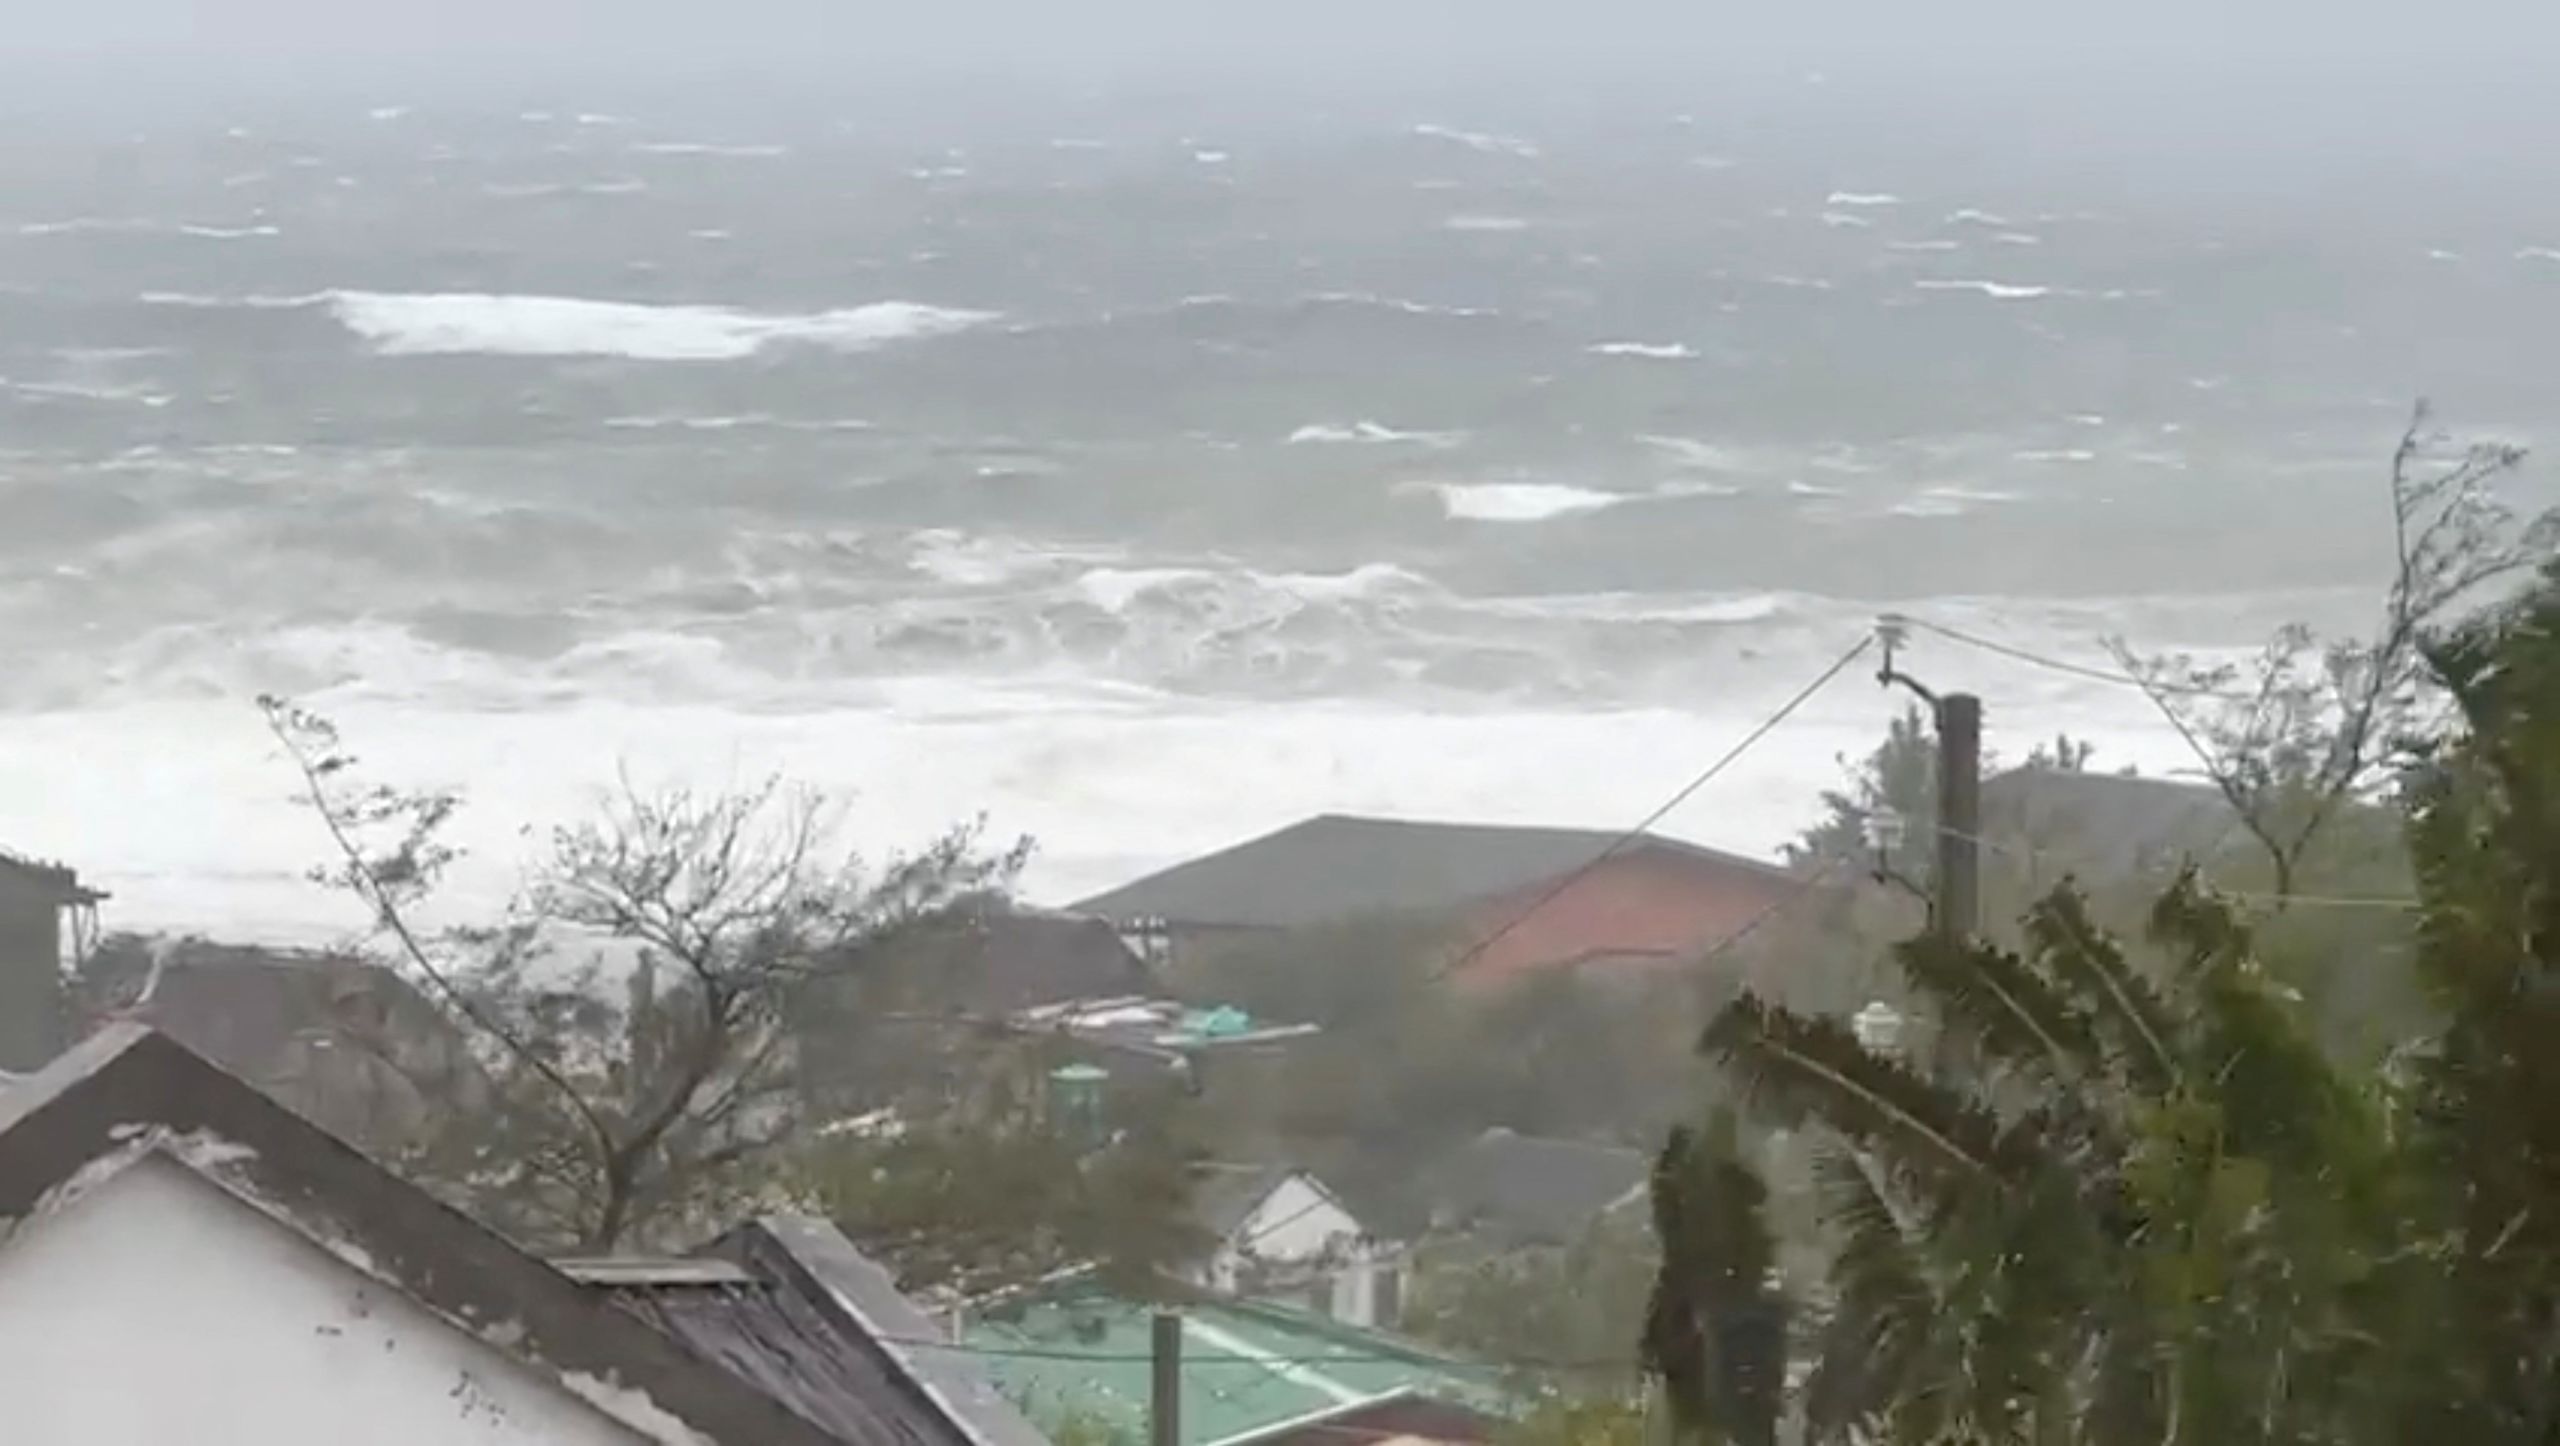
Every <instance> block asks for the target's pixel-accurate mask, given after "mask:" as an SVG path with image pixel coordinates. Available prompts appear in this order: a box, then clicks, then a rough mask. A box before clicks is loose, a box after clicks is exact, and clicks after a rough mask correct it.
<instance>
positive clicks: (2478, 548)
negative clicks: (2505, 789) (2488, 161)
mask: <svg viewBox="0 0 2560 1446" xmlns="http://www.w3.org/2000/svg"><path fill="white" fill-rule="evenodd" d="M2431 420H2432V419H2431V415H2430V413H2429V411H2428V408H2427V406H2426V404H2425V403H2423V402H2421V403H2420V404H2419V405H2418V408H2417V411H2416V413H2415V415H2414V416H2413V417H2412V418H2411V420H2410V423H2409V426H2408V428H2407V430H2405V431H2404V432H2403V433H2402V434H2401V437H2400V443H2399V446H2398V447H2397V448H2396V449H2394V451H2393V452H2392V456H2391V471H2390V492H2391V521H2392V540H2393V553H2392V556H2393V572H2392V577H2391V583H2390V586H2389V588H2388V589H2387V590H2386V592H2385V593H2384V599H2383V611H2382V619H2381V621H2380V623H2379V625H2378V626H2377V627H2376V629H2375V631H2374V634H2373V636H2372V637H2370V638H2338V639H2330V640H2326V641H2324V640H2322V639H2321V638H2320V637H2318V636H2317V635H2316V634H2315V633H2313V631H2312V630H2311V629H2310V628H2309V627H2307V626H2303V625H2300V624H2296V625H2292V626H2288V627H2286V628H2283V629H2281V630H2280V631H2278V632H2277V633H2276V635H2275V636H2274V637H2273V638H2270V639H2269V640H2268V641H2267V643H2266V645H2265V646H2264V647H2263V648H2261V649H2260V650H2259V652H2258V654H2257V656H2255V657H2254V658H2252V659H2250V660H2249V661H2248V662H2246V663H2212V664H2208V663H2204V662H2200V661H2199V660H2197V659H2196V658H2195V657H2193V656H2191V655H2187V654H2168V655H2161V656H2145V655H2142V654H2139V653H2137V652H2135V651H2134V650H2133V649H2132V648H2131V647H2130V646H2129V645H2127V644H2126V643H2125V642H2124V641H2122V640H2121V639H2117V640H2112V641H2110V643H2109V645H2108V646H2109V647H2110V649H2111V650H2112V651H2113V652H2114V653H2115V655H2116V659H2117V662H2118V663H2119V665H2120V666H2122V667H2123V668H2124V670H2125V671H2126V673H2127V674H2128V675H2130V676H2131V677H2132V678H2133V679H2134V680H2135V681H2136V682H2138V683H2139V684H2141V686H2142V688H2143V690H2144V692H2146V693H2147V694H2149V696H2150V698H2151V701H2152V703H2153V705H2154V706H2155V707H2157V708H2158V709H2159V711H2160V713H2161V715H2162V716H2163V717H2164V718H2166V719H2167V720H2168V721H2169V723H2170V725H2171V726H2172V727H2174V728H2175V729H2176V730H2177V731H2178V734H2179V736H2180V737H2181V738H2182V739H2184V740H2185V741H2186V744H2187V746H2188V748H2189V749H2190V750H2191V751H2193V752H2194V754H2195V755H2196V760H2197V762H2198V763H2199V764H2201V765H2202V767H2203V770H2204V773H2205V775H2206V777H2208V778H2209V779H2211V780H2212V782H2213V784H2214V786H2215V787H2216V788H2217V789H2219V790H2221V792H2222V795H2223V796H2224V797H2225V798H2227V799H2229V800H2230V802H2231V806H2232V808H2233V809H2235V810H2237V811H2238V813H2239V815H2240V820H2241V823H2242V826H2243V827H2244V828H2245V829H2246V830H2247V832H2248V834H2249V837H2250V838H2251V839H2252V840H2254V841H2255V842H2256V844H2257V845H2258V847H2259V848H2260V850H2261V851H2262V852H2263V853H2264V855H2265V858H2266V861H2267V865H2268V869H2269V873H2270V877H2271V887H2272V888H2273V890H2274V892H2275V894H2276V895H2277V897H2278V898H2279V899H2280V900H2281V899H2288V898H2290V897H2291V896H2292V895H2293V894H2294V893H2295V892H2296V890H2297V888H2298V887H2299V882H2300V874H2301V872H2302V868H2303V864H2304V861H2305V859H2306V858H2307V857H2309V856H2310V855H2311V854H2312V852H2313V850H2314V849H2315V848H2317V847H2318V846H2320V845H2321V844H2322V843H2323V842H2324V841H2325V840H2326V838H2327V837H2328V835H2329V834H2330V833H2331V832H2332V831H2333V826H2334V825H2335V824H2336V823H2337V821H2338V819H2339V818H2340V816H2341V815H2342V814H2344V813H2345V812H2346V811H2347V810H2348V809H2349V808H2350V806H2351V805H2353V804H2355V803H2357V802H2360V801H2367V800H2370V799H2372V798H2374V797H2375V796H2377V795H2378V794H2380V793H2381V792H2382V791H2384V790H2385V788H2386V787H2387V786H2388V785H2389V783H2390V782H2391V780H2392V776H2393V773H2394V770H2395V768H2396V763H2397V753H2398V749H2399V746H2400V744H2401V742H2402V741H2403V740H2404V739H2407V738H2409V737H2411V736H2413V735H2417V734H2420V733H2425V732H2428V731H2431V725H2432V724H2433V723H2435V722H2436V721H2438V720H2439V719H2440V717H2441V711H2440V705H2441V702H2442V695H2441V693H2440V691H2439V690H2438V689H2437V688H2436V687H2435V678H2434V676H2433V670H2432V669H2431V666H2430V663H2429V659H2428V655H2427V645H2428V640H2429V639H2430V637H2431V636H2433V635H2434V634H2436V633H2438V632H2441V631H2443V630H2445V629H2447V628H2449V627H2451V626H2453V625H2454V624H2455V623H2456V622H2457V621H2459V615H2460V614H2461V612H2462V610H2463V609H2465V608H2467V607H2469V606H2471V605H2472V604H2473V603H2474V602H2476V601H2477V599H2478V598H2479V597H2480V596H2481V594H2482V593H2483V591H2484V590H2486V589H2491V588H2493V587H2494V585H2496V584H2498V583H2499V582H2501V581H2506V580H2512V579H2514V578H2515V577H2517V576H2518V575H2519V574H2523V573H2528V572H2530V571H2531V570H2532V569H2533V568H2534V567H2536V566H2538V565H2539V564H2540V562H2541V560H2542V559H2543V558H2544V557H2545V556H2547V555H2548V554H2549V553H2550V551H2551V549H2552V546H2553V544H2554V543H2555V542H2560V513H2544V514H2542V515H2541V516H2539V517H2536V518H2534V519H2533V520H2532V521H2531V522H2530V523H2525V524H2522V525H2519V522H2518V519H2517V517H2516V514H2515V512H2514V510H2513V509H2512V508H2510V507H2509V506H2508V505H2507V504H2506V503H2504V502H2503V501H2501V500H2500V499H2499V498H2498V496H2497V493H2496V490H2495V488H2496V484H2497V483H2498V481H2499V480H2500V479H2501V478H2503V477H2504V476H2505V475H2506V474H2508V473H2510V472H2513V471H2514V470H2515V469H2516V468H2518V467H2519V466H2521V465H2523V462H2524V457H2525V454H2524V449H2522V448H2520V447H2515V446H2509V445H2506V444H2504V443H2496V442H2482V443H2473V444H2470V445H2456V444H2454V443H2452V442H2451V441H2450V440H2449V439H2448V438H2447V437H2445V436H2444V435H2443V434H2442V433H2440V432H2438V431H2436V430H2435V429H2434V428H2433V426H2432V425H2431Z"/></svg>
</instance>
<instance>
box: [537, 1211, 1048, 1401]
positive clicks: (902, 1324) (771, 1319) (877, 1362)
mask: <svg viewBox="0 0 2560 1446" xmlns="http://www.w3.org/2000/svg"><path fill="white" fill-rule="evenodd" d="M554 1264H555V1265H556V1266H557V1267H558V1268H559V1269H560V1270H561V1271H562V1272H563V1273H565V1274H567V1275H569V1276H570V1277H571V1278H573V1279H575V1280H578V1281H579V1282H581V1283H583V1284H585V1285H587V1286H589V1287H591V1288H593V1289H595V1290H597V1291H599V1292H602V1293H603V1294H605V1295H606V1296H608V1297H610V1298H611V1299H612V1300H613V1301H614V1302H615V1303H616V1304H618V1305H620V1306H621V1307H622V1308H623V1309H624V1310H626V1311H628V1312H630V1313H631V1314H634V1315H637V1316H639V1317H640V1318H641V1319H643V1320H645V1321H648V1322H649V1323H650V1324H651V1325H654V1326H656V1327H657V1328H658V1329H659V1330H661V1331H664V1332H665V1333H666V1334H668V1335H670V1336H673V1337H674V1338H675V1339H677V1340H679V1341H682V1342H683V1343H684V1344H685V1346H686V1347H687V1348H688V1349H690V1350H692V1351H693V1352H694V1353H695V1354H696V1355H698V1356H701V1357H703V1358H704V1359H706V1360H710V1361H715V1362H718V1363H719V1364H720V1365H721V1366H723V1367H724V1368H726V1369H727V1370H728V1371H730V1372H731V1373H732V1374H734V1375H736V1376H738V1377H739V1378H740V1379H742V1380H744V1381H745V1382H746V1383H748V1384H749V1385H752V1386H754V1387H756V1388H757V1389H758V1390H760V1391H762V1392H764V1393H765V1394H766V1395H768V1396H771V1397H773V1398H774V1399H776V1400H778V1401H781V1402H783V1403H784V1404H786V1405H788V1406H789V1407H790V1408H791V1409H792V1410H793V1411H795V1412H797V1413H798V1414H799V1415H800V1416H801V1417H802V1418H803V1419H805V1420H807V1421H809V1422H810V1423H811V1424H813V1425H816V1426H818V1427H820V1428H822V1429H824V1430H825V1431H826V1432H827V1433H828V1434H829V1435H830V1436H832V1437H833V1438H834V1439H836V1440H838V1441H841V1442H847V1443H859V1446H1045V1442H1044V1441H1043V1440H1042V1438H1041V1436H1040V1433H1039V1432H1038V1431H1037V1430H1035V1429H1034V1428H1033V1427H1032V1426H1031V1424H1030V1422H1028V1421H1026V1420H1024V1419H1023V1418H1022V1416H1021V1414H1020V1413H1019V1412H1017V1411H1016V1410H1014V1408H1013V1407H1012V1405H1011V1404H1010V1403H1008V1402H1006V1401H1005V1399H1004V1398H1003V1397H1002V1396H1001V1395H999V1394H997V1392H996V1390H995V1387H994V1386H993V1385H992V1384H991V1383H990V1382H989V1381H988V1380H987V1378H986V1376H985V1374H984V1373H983V1372H981V1371H980V1370H979V1369H978V1367H977V1363H976V1362H975V1361H972V1360H970V1359H968V1358H965V1357H953V1356H951V1355H950V1354H949V1353H947V1352H946V1353H941V1354H939V1355H935V1356H927V1357H919V1356H918V1355H917V1353H916V1351H915V1350H914V1348H913V1346H911V1345H910V1344H909V1343H908V1342H910V1341H911V1340H926V1339H930V1338H932V1337H933V1336H935V1335H936V1332H935V1331H934V1329H933V1326H932V1325H931V1323H930V1322H929V1321H928V1320H927V1319H926V1318H925V1316H924V1315H923V1313H922V1312H921V1311H919V1310H917V1309H916V1308H915V1306H914V1305H913V1304H912V1303H910V1302H909V1301H907V1300H906V1298H905V1297H904V1296H902V1295H900V1294H899V1293H898V1292H897V1289H896V1287H895V1286H894V1285H893V1284H892V1283H891V1282H890V1280H889V1277H888V1273H887V1272H886V1271H884V1270H882V1269H881V1268H880V1267H879V1266H878V1265H877V1264H875V1263H873V1262H872V1261H871V1260H870V1259H869V1258H867V1257H865V1256H864V1255H862V1253H861V1252H860V1251H858V1250H856V1249H854V1247H853V1245H852V1243H851V1242H849V1241H847V1240H846V1239H845V1238H844V1236H843V1234H842V1233H841V1232H839V1231H837V1230H836V1228H835V1227H834V1226H833V1225H831V1224H828V1223H827V1222H826V1221H824V1220H817V1219H811V1218H807V1217H802V1216H792V1215H775V1216H768V1217H765V1218H763V1219H760V1220H756V1221H753V1222H750V1223H748V1224H746V1225H743V1226H740V1227H739V1228H738V1229H737V1230H735V1231H732V1232H731V1233H730V1234H729V1235H727V1236H725V1237H723V1238H722V1239H721V1240H720V1241H719V1242H717V1243H716V1244H714V1245H713V1246H712V1247H711V1250H710V1251H709V1252H706V1253H705V1254H703V1255H699V1256H687V1257H680V1258H675V1259H648V1258H636V1257H632V1258H611V1259H598V1260H561V1261H556V1262H554Z"/></svg>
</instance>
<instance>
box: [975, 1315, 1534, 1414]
mask: <svg viewBox="0 0 2560 1446" xmlns="http://www.w3.org/2000/svg"><path fill="white" fill-rule="evenodd" d="M1152 1314H1153V1308H1152V1307H1150V1306H1148V1305H1145V1304H1142V1303H1138V1302H1133V1301H1129V1300H1124V1299H1121V1298H1120V1297H1117V1296H1114V1295H1111V1294H1109V1293H1107V1292H1105V1291H1103V1290H1101V1289H1100V1288H1099V1287H1097V1286H1093V1285H1090V1284H1078V1285H1074V1286H1069V1287H1064V1288H1061V1289H1058V1290H1054V1291H1051V1292H1048V1293H1045V1294H1043V1295H1041V1296H1039V1297H1037V1298H1035V1299H1032V1300H1030V1301H1028V1302H1025V1303H1021V1304H1018V1305H1013V1306H1008V1307H1007V1308H1006V1310H1005V1312H1004V1313H1003V1314H1002V1315H1001V1316H990V1317H987V1318H984V1319H980V1320H977V1321H973V1322H971V1324H970V1325H969V1327H968V1329H967V1331H966V1333H965V1335H964V1337H963V1342H962V1346H963V1348H964V1349H966V1350H969V1351H975V1352H980V1353H982V1354H983V1356H984V1360H985V1365H986V1369H987V1371H988V1372H989V1374H991V1375H993V1376H994V1377H995V1378H996V1380H997V1382H998V1383H999V1384H1000V1385H1002V1386H1003V1387H1005V1389H1006V1390H1007V1391H1008V1392H1010V1393H1011V1394H1013V1395H1014V1396H1015V1397H1016V1398H1018V1399H1020V1400H1022V1401H1024V1402H1025V1404H1026V1407H1027V1409H1028V1410H1029V1411H1030V1412H1031V1414H1032V1415H1033V1417H1034V1418H1036V1419H1040V1420H1043V1421H1060V1420H1089V1421H1096V1422H1099V1423H1102V1424H1106V1425H1110V1426H1113V1427H1117V1428H1119V1429H1121V1430H1124V1431H1127V1432H1128V1433H1130V1434H1131V1435H1132V1436H1133V1437H1134V1438H1139V1439H1143V1437H1144V1436H1145V1433H1146V1421H1147V1407H1148V1398H1149V1394H1150V1390H1151V1370H1152V1367H1151V1365H1150V1362H1149V1360H1148V1352H1149V1350H1150V1349H1151V1348H1152V1344H1153V1342H1152V1334H1151V1316H1152ZM1182 1315H1183V1369H1182V1446H1219V1443H1223V1442H1228V1441H1231V1440H1236V1439H1239V1438H1245V1439H1251V1438H1257V1437H1261V1436H1263V1435H1266V1434H1268V1433H1269V1432H1270V1431H1271V1430H1272V1428H1274V1427H1277V1426H1281V1425H1285V1424H1287V1423H1289V1422H1293V1421H1300V1420H1303V1419H1306V1418H1309V1417H1313V1416H1319V1415H1321V1414H1323V1413H1326V1412H1328V1411H1331V1410H1333V1409H1335V1408H1340V1407H1347V1406H1351V1405H1354V1404H1356V1403H1362V1402H1367V1401H1372V1400H1380V1399H1396V1398H1405V1397H1423V1398H1429V1399H1433V1400H1445V1401H1449V1402H1451V1403H1453V1404H1459V1405H1466V1406H1471V1407H1475V1408H1478V1409H1483V1410H1489V1411H1494V1412H1497V1413H1499V1412H1502V1411H1505V1410H1507V1409H1508V1407H1509V1405H1510V1397H1509V1394H1508V1392H1507V1391H1506V1389H1505V1387H1504V1385H1503V1383H1502V1380H1501V1377H1500V1373H1499V1372H1497V1371H1495V1370H1494V1369H1493V1368H1491V1367H1486V1366H1478V1365H1474V1364H1471V1363H1468V1362H1462V1361H1457V1360H1452V1359H1450V1358H1448V1357H1446V1356H1442V1355H1439V1354H1437V1353H1435V1352H1432V1351H1430V1350H1428V1349H1425V1348H1423V1347H1421V1346H1418V1345H1415V1344H1414V1343H1412V1342H1409V1341H1405V1340H1402V1339H1400V1338H1398V1337H1395V1336H1390V1335H1386V1334H1384V1333H1381V1332H1376V1331H1362V1330H1355V1329H1353V1328H1351V1327H1348V1326H1343V1325H1340V1324H1338V1323H1336V1322H1333V1321H1330V1320H1326V1319H1323V1318H1321V1317H1318V1316H1316V1315H1313V1314H1311V1313H1308V1312H1305V1311H1297V1310H1290V1309H1288V1308H1286V1307H1282V1306H1274V1305H1263V1304H1258V1303H1247V1302H1241V1301H1213V1302H1194V1303H1192V1304H1189V1305H1186V1306H1185V1307H1183V1311H1182Z"/></svg>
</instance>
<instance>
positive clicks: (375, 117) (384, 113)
mask: <svg viewBox="0 0 2560 1446" xmlns="http://www.w3.org/2000/svg"><path fill="white" fill-rule="evenodd" d="M364 114H365V119H367V120H372V121H396V120H399V119H401V118H402V117H404V116H406V115H408V114H409V108H408V107H407V106H405V105H378V106H375V107H374V108H373V109H371V110H369V111H366V112H365V113H364Z"/></svg>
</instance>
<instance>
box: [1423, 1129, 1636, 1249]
mask: <svg viewBox="0 0 2560 1446" xmlns="http://www.w3.org/2000/svg"><path fill="white" fill-rule="evenodd" d="M1652 1170H1653V1164H1652V1161H1651V1160H1649V1159H1647V1158H1646V1156H1645V1154H1644V1152H1643V1151H1641V1150H1631V1149H1627V1148H1626V1147H1624V1146H1621V1145H1609V1144H1601V1143H1597V1142H1594V1141H1589V1140H1561V1139H1551V1138H1547V1137H1543V1136H1539V1135H1523V1134H1520V1133H1518V1132H1516V1131H1513V1130H1507V1129H1502V1128H1500V1127H1496V1128H1494V1129H1490V1130H1487V1131H1485V1132H1484V1133H1483V1134H1481V1135H1478V1136H1476V1137H1475V1138H1474V1139H1472V1140H1470V1141H1468V1142H1467V1143H1466V1144H1465V1145H1463V1146H1461V1147H1459V1149H1458V1150H1457V1151H1456V1152H1455V1153H1454V1154H1452V1155H1451V1156H1449V1157H1448V1158H1447V1159H1446V1160H1444V1161H1443V1162H1442V1163H1441V1164H1440V1165H1439V1167H1438V1168H1437V1169H1435V1170H1434V1171H1432V1172H1431V1175H1430V1178H1429V1180H1428V1183H1427V1185H1426V1189H1427V1190H1428V1192H1429V1195H1430V1205H1431V1211H1432V1215H1433V1217H1434V1219H1435V1221H1436V1222H1437V1223H1441V1224H1445V1225H1450V1226H1457V1227H1462V1228H1469V1229H1474V1230H1479V1231H1482V1232H1484V1233H1486V1234H1489V1235H1493V1236H1496V1237H1498V1238H1502V1239H1508V1240H1513V1241H1518V1242H1522V1243H1530V1242H1541V1243H1550V1244H1562V1243H1565V1242H1568V1241H1571V1240H1572V1239H1573V1238H1574V1237H1575V1236H1577V1235H1579V1234H1580V1233H1581V1232H1582V1230H1583V1229H1584V1228H1585V1227H1586V1226H1588V1225H1589V1224H1590V1223H1591V1221H1592V1220H1593V1219H1594V1218H1596V1217H1598V1216H1599V1215H1601V1214H1603V1213H1604V1212H1607V1211H1609V1210H1613V1209H1616V1208H1618V1207H1619V1206H1621V1205H1624V1204H1628V1203H1631V1202H1632V1201H1634V1200H1636V1199H1637V1198H1640V1197H1641V1195H1642V1193H1643V1190H1644V1187H1645V1183H1646V1181H1647V1180H1648V1179H1650V1178H1651V1175H1652Z"/></svg>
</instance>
